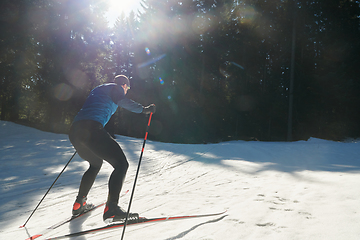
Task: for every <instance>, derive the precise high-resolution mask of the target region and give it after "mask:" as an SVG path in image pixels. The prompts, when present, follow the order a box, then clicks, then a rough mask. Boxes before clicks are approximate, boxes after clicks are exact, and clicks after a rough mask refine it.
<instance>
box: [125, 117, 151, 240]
mask: <svg viewBox="0 0 360 240" xmlns="http://www.w3.org/2000/svg"><path fill="white" fill-rule="evenodd" d="M152 114H153V113H150V117H149V122H148V125H147V127H146V133H145V138H144V143H143V146H142V149H141V153H140V159H139V164H138V167H137V171H136V175H135V181H134V185H133V189H132V192H131V197H130V202H129V207H128V210H127V214H126V218H125V222H124V227H123V231H122V235H121V240H123V239H124V235H125V228H126V224H127V222H128V218H129V214H130V208H131V202H132V199H133V197H134V192H135V186H136V181H137V178H138V175H139V171H140V164H141V159H142V156H143V153H144V148H145V142H146V139H147V136H148V132H149V127H150V122H151V117H152Z"/></svg>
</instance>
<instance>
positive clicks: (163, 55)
mask: <svg viewBox="0 0 360 240" xmlns="http://www.w3.org/2000/svg"><path fill="white" fill-rule="evenodd" d="M165 56H166V54H165V53H164V54H162V55H160V56H158V57H154V58H152V59H150V60H149V61H146V62H144V63H140V64H139V65H138V66H137V67H138V68H142V67H146V66H148V65H151V64H153V63H156V62H157V61H159V60H161V59H163V58H164V57H165Z"/></svg>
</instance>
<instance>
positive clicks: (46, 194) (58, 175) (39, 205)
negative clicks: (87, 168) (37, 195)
mask: <svg viewBox="0 0 360 240" xmlns="http://www.w3.org/2000/svg"><path fill="white" fill-rule="evenodd" d="M75 155H76V151H75V153H74V154H73V155H72V157H71V158H70V160H69V161H68V163H67V164H66V165H65V167H64V168H63V170H62V171H61V172H60V174H59V175H58V176H57V178H56V179H55V181H54V182H53V184H51V186H50V188H49V189H48V190H47V192H46V193H45V195H44V196H43V198H42V199H41V200H40V202H39V203H38V205H37V206H36V207H35V209H34V210H33V212H32V213H31V214H30V217H29V218H28V219H27V220H26V222H25V223H24V225H22V226H20V228H23V227H25V225H26V224H27V223H28V221H29V220H30V218H31V217H32V215H33V214H34V213H35V211H36V210H37V208H38V207H39V206H40V204H41V203H42V201H43V200H44V198H45V197H46V195H47V194H48V193H49V192H50V189H51V188H52V187H53V186H54V184H55V183H56V181H57V180H58V179H59V177H60V176H61V174H62V173H63V172H64V171H65V168H66V167H67V166H68V165H69V163H70V162H71V160H72V159H73V158H74V157H75Z"/></svg>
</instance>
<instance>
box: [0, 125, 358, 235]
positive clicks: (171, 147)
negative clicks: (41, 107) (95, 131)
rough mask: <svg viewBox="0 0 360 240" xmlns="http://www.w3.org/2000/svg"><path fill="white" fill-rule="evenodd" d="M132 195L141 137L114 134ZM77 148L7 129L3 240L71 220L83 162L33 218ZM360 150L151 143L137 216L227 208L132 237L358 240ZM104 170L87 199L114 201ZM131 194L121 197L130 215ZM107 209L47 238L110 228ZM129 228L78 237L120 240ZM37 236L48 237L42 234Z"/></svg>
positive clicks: (349, 146)
mask: <svg viewBox="0 0 360 240" xmlns="http://www.w3.org/2000/svg"><path fill="white" fill-rule="evenodd" d="M117 141H118V142H119V143H120V145H121V146H122V148H123V150H124V152H125V154H126V155H127V157H128V160H129V162H130V165H131V166H130V168H129V171H128V174H127V177H126V183H125V186H124V188H123V192H125V191H126V190H131V188H132V183H133V181H134V176H135V172H136V167H137V163H138V159H139V155H140V151H141V146H142V142H143V140H142V139H134V138H129V137H124V136H117ZM73 153H74V149H73V147H72V146H71V144H70V142H69V141H68V138H67V136H66V135H63V134H53V133H47V132H42V131H39V130H35V129H32V128H28V127H24V126H20V125H16V124H14V123H10V122H4V121H1V122H0V239H26V238H28V237H29V236H32V235H35V234H39V233H42V232H43V230H44V229H45V228H46V227H49V226H51V225H52V224H55V223H57V222H59V221H60V220H62V219H65V218H67V217H69V216H70V214H71V207H72V204H73V201H74V200H75V197H76V194H77V188H78V185H79V181H80V178H81V176H82V173H83V172H84V170H85V169H86V168H87V164H86V163H85V162H83V161H82V160H81V159H80V158H79V157H78V156H76V157H75V158H74V159H73V161H72V162H71V164H70V165H69V167H68V169H67V170H66V171H65V173H64V174H63V175H62V176H61V177H60V179H59V180H58V182H57V183H56V185H55V186H54V187H53V189H52V190H51V191H50V193H49V195H48V196H47V197H46V198H45V200H44V201H43V203H42V204H41V205H40V207H39V209H38V210H37V211H36V213H35V214H34V215H33V217H32V218H31V219H30V221H29V222H28V224H27V225H26V228H21V229H20V228H19V226H20V225H23V224H24V222H25V221H26V219H27V218H28V217H29V215H30V214H31V212H32V210H33V209H34V208H35V207H36V205H37V204H38V202H39V201H40V199H41V198H42V197H43V195H44V194H45V192H46V191H47V189H48V188H49V187H50V185H51V184H52V182H53V181H54V180H55V178H56V177H57V175H58V174H59V172H60V171H61V170H62V168H63V167H64V166H65V164H66V163H67V161H68V160H69V159H70V157H71V156H72V154H73ZM359 156H360V143H359V142H357V141H352V142H348V143H341V142H332V141H325V140H320V139H310V140H309V141H298V142H291V143H286V142H245V141H232V142H224V143H219V144H201V145H195V144H191V145H190V144H189V145H186V144H169V143H159V142H153V141H149V140H148V141H147V143H146V146H145V152H144V156H143V161H142V166H141V170H140V175H139V179H138V184H137V187H136V192H135V196H134V202H133V204H132V211H134V212H139V213H140V214H141V215H143V216H147V217H160V216H167V215H187V214H191V213H208V212H213V211H222V210H228V211H227V215H226V216H225V217H221V216H217V217H207V218H199V219H188V220H179V221H173V222H163V223H151V224H146V225H142V226H141V225H139V226H128V227H127V229H126V234H125V239H128V240H130V239H161V240H165V239H167V240H170V239H204V240H205V239H206V240H210V239H327V240H328V239H348V240H349V239H359V238H360V159H359V158H360V157H359ZM111 171H112V170H111V167H110V165H108V164H104V165H103V168H102V170H101V171H100V174H99V176H98V178H97V180H96V182H95V184H94V186H93V188H92V190H91V192H90V194H89V196H88V201H91V202H93V203H101V202H103V201H105V200H106V197H107V179H108V177H109V174H110V172H111ZM129 198H130V193H128V194H126V195H125V196H124V197H122V198H121V205H122V206H123V207H124V208H127V203H128V200H129ZM102 211H103V208H101V209H98V210H95V211H94V212H93V213H92V214H89V216H87V217H82V218H80V219H78V220H74V221H73V222H71V223H70V224H66V225H64V226H63V227H60V228H58V229H56V230H53V231H51V232H49V233H48V235H46V236H45V237H54V236H58V235H63V234H67V233H69V232H77V231H80V230H85V229H89V228H93V227H98V226H103V225H104V224H103V222H102ZM121 232H122V229H121V228H119V229H114V230H111V231H106V232H101V233H97V234H91V235H86V236H82V237H77V238H72V239H75V240H80V239H81V240H85V239H120V236H121ZM39 239H44V237H41V238H39Z"/></svg>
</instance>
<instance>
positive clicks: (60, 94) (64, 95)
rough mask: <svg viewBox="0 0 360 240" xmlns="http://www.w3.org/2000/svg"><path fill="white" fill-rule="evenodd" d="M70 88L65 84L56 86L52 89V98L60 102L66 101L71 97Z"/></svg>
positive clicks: (71, 91) (71, 90)
mask: <svg viewBox="0 0 360 240" xmlns="http://www.w3.org/2000/svg"><path fill="white" fill-rule="evenodd" d="M73 92H74V90H73V89H72V87H70V86H69V85H67V84H65V83H61V84H58V85H57V86H56V87H55V89H54V96H55V97H56V98H57V99H59V100H60V101H67V100H69V99H70V98H71V96H72V95H73Z"/></svg>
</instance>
